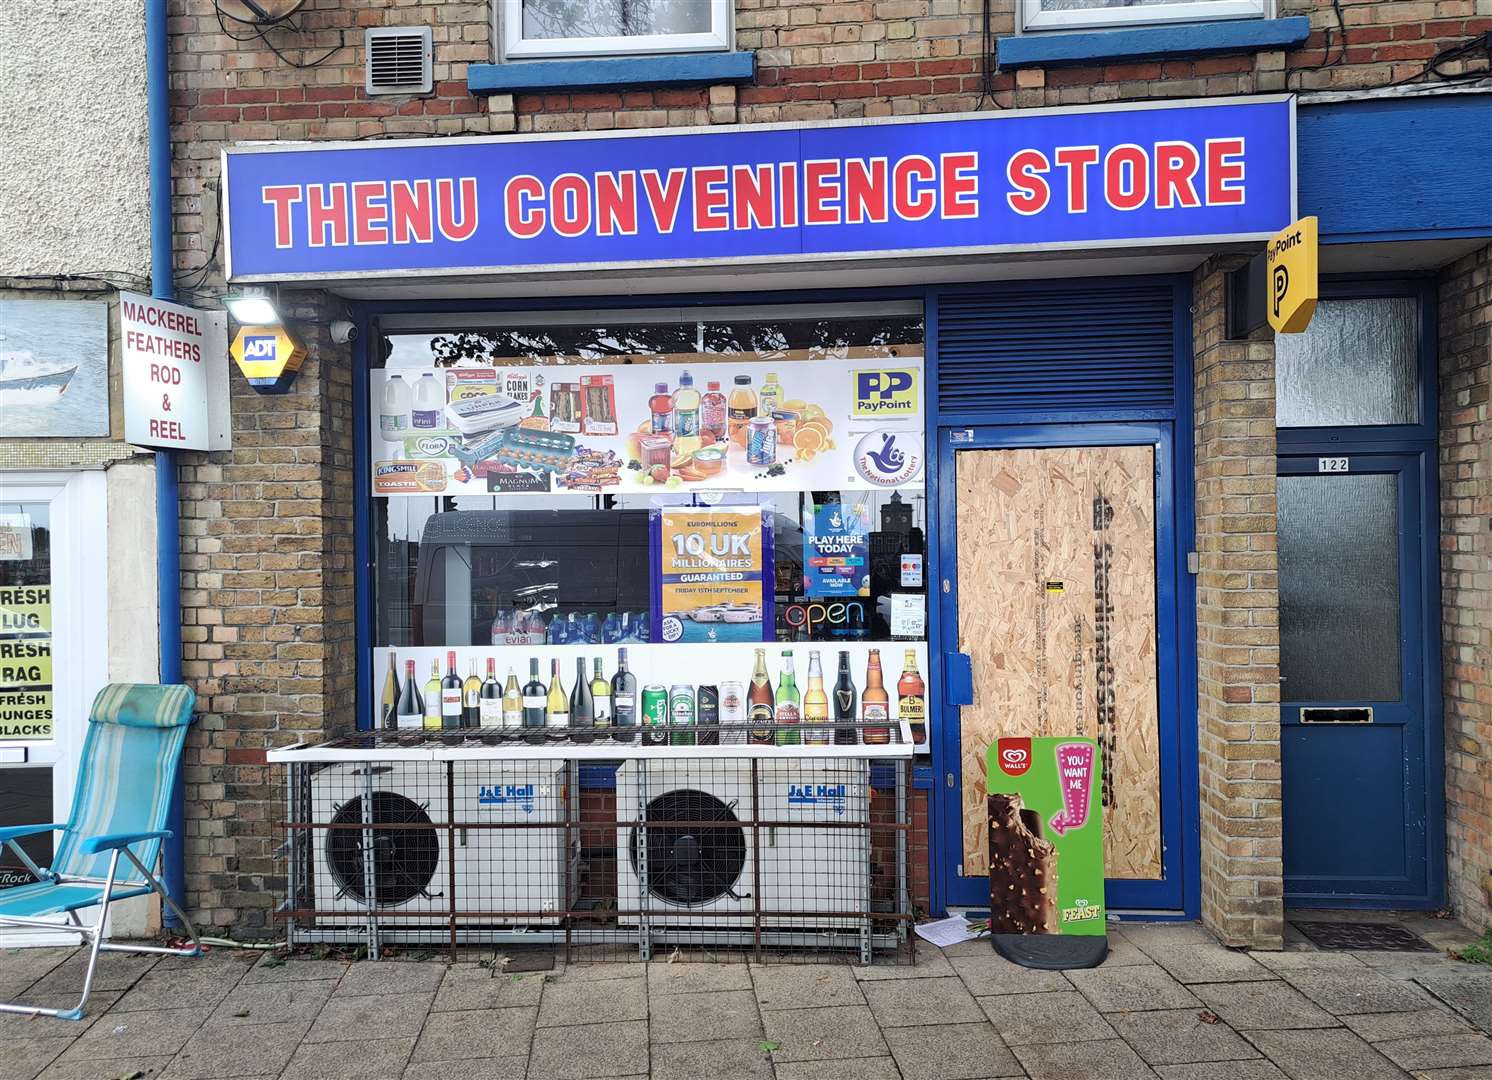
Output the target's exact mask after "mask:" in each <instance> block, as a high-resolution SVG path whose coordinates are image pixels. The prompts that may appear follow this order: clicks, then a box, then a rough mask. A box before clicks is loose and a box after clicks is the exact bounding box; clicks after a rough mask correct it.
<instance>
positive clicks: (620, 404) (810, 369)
mask: <svg viewBox="0 0 1492 1080" xmlns="http://www.w3.org/2000/svg"><path fill="white" fill-rule="evenodd" d="M922 377H923V371H922V360H921V358H920V357H894V358H886V359H882V360H837V359H836V360H816V361H795V360H783V361H781V362H778V361H755V360H753V361H735V362H731V361H725V362H704V363H698V364H693V363H687V364H681V363H667V364H663V363H646V362H642V363H635V364H593V365H583V366H564V367H561V366H549V365H537V364H522V365H513V366H509V367H430V368H402V367H401V368H390V369H384V370H379V371H374V372H373V373H372V379H371V390H370V392H371V395H372V402H371V408H370V410H369V413H370V424H371V427H372V432H371V434H372V438H371V441H370V446H371V451H372V456H373V460H372V471H371V475H372V478H373V480H372V483H373V494H374V495H422V494H425V495H437V494H441V495H486V494H492V493H502V494H546V495H547V494H550V493H552V492H566V491H573V492H586V493H598V492H608V493H612V494H653V493H657V492H658V491H660V490H664V491H677V490H680V489H682V490H684V491H689V490H706V491H721V490H724V491H811V490H814V489H829V490H843V489H846V488H848V489H852V490H877V489H889V488H896V487H920V486H921V485H922V482H923V480H922V476H923V458H924V450H923V427H922V425H923V381H922Z"/></svg>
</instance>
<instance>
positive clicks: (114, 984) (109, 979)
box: [30, 950, 157, 1000]
mask: <svg viewBox="0 0 1492 1080" xmlns="http://www.w3.org/2000/svg"><path fill="white" fill-rule="evenodd" d="M156 959H157V958H156V957H154V956H150V955H148V954H140V953H117V952H106V953H100V954H99V958H98V968H97V970H95V971H94V974H93V989H95V990H128V989H129V988H130V987H131V986H134V985H135V983H137V982H139V981H140V979H141V978H142V977H144V975H145V973H146V972H147V971H149V970H150V969H151V968H153V967H155V964H156ZM87 970H88V959H87V957H86V956H85V955H84V954H83V953H82V952H81V950H80V951H77V952H74V953H73V955H72V956H70V957H68V958H67V959H66V960H64V961H63V962H62V963H60V964H58V965H57V966H56V967H54V968H53V969H52V970H51V971H49V972H47V974H45V975H44V976H42V977H41V978H40V979H38V980H36V982H34V983H32V984H31V991H30V992H31V993H33V994H72V995H73V998H74V999H75V1000H76V998H77V996H78V994H80V993H81V992H82V990H83V976H84V974H86V972H87Z"/></svg>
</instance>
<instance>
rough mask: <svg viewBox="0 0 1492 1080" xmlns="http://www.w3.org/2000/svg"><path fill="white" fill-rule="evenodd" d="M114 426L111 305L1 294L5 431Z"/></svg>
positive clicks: (10, 435) (53, 433) (0, 399)
mask: <svg viewBox="0 0 1492 1080" xmlns="http://www.w3.org/2000/svg"><path fill="white" fill-rule="evenodd" d="M108 434H109V305H108V304H107V303H105V302H104V301H102V300H29V299H28V300H15V299H9V298H3V297H0V438H7V439H72V438H93V437H98V436H104V435H108Z"/></svg>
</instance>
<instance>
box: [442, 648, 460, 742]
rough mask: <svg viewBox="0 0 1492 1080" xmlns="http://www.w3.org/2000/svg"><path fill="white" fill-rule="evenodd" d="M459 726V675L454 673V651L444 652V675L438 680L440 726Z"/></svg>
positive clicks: (443, 728) (443, 729) (443, 727)
mask: <svg viewBox="0 0 1492 1080" xmlns="http://www.w3.org/2000/svg"><path fill="white" fill-rule="evenodd" d="M460 726H461V676H460V675H457V674H456V651H455V650H454V649H452V650H451V651H450V652H448V653H446V675H445V678H443V679H441V680H440V727H441V730H442V731H449V730H450V729H451V728H458V727H460Z"/></svg>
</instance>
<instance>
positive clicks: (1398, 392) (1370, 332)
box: [1274, 296, 1420, 428]
mask: <svg viewBox="0 0 1492 1080" xmlns="http://www.w3.org/2000/svg"><path fill="white" fill-rule="evenodd" d="M1418 328H1419V308H1418V304H1417V303H1416V302H1415V300H1414V299H1413V298H1412V297H1406V296H1393V297H1376V298H1370V299H1352V300H1345V299H1344V300H1322V301H1321V302H1320V304H1318V305H1317V307H1316V314H1315V315H1314V316H1313V317H1312V318H1311V325H1310V326H1309V327H1308V328H1307V329H1306V331H1305V332H1304V333H1301V334H1279V335H1277V336H1276V337H1275V342H1274V350H1275V396H1276V409H1277V419H1276V422H1277V423H1278V425H1279V426H1280V427H1282V428H1300V427H1354V426H1364V427H1369V426H1378V425H1384V424H1417V423H1419V422H1420V409H1419V365H1418V345H1419V335H1418Z"/></svg>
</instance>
